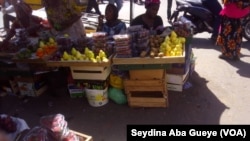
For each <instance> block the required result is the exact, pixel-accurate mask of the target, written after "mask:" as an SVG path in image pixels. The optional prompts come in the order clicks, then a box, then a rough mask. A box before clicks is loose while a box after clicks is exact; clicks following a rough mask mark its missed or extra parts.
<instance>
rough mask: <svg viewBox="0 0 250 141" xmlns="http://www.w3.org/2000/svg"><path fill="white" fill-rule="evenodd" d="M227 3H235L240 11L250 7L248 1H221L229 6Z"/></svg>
mask: <svg viewBox="0 0 250 141" xmlns="http://www.w3.org/2000/svg"><path fill="white" fill-rule="evenodd" d="M229 3H237V6H238V7H239V8H242V9H244V8H246V7H248V6H250V1H249V0H223V4H229Z"/></svg>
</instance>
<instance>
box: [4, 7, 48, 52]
mask: <svg viewBox="0 0 250 141" xmlns="http://www.w3.org/2000/svg"><path fill="white" fill-rule="evenodd" d="M14 8H15V12H16V20H15V21H14V22H13V24H12V26H11V29H10V30H9V32H8V33H7V35H6V38H5V39H4V40H3V43H2V45H1V47H0V48H1V49H3V48H6V47H8V44H9V40H10V39H11V38H12V37H13V36H14V35H15V34H16V31H15V30H16V29H18V28H24V29H25V30H26V31H27V34H28V36H31V37H32V36H33V37H36V36H37V32H38V31H40V30H42V29H43V28H44V26H43V23H44V20H43V19H42V18H40V17H37V16H34V15H32V9H31V7H30V6H29V5H28V4H26V3H24V2H20V3H17V4H16V5H15V6H14Z"/></svg>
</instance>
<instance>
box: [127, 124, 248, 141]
mask: <svg viewBox="0 0 250 141" xmlns="http://www.w3.org/2000/svg"><path fill="white" fill-rule="evenodd" d="M249 136H250V125H128V126H127V141H166V140H167V139H176V140H177V139H184V138H185V139H187V138H190V139H192V140H197V141H198V140H199V141H201V140H202V141H203V140H210V141H215V140H216V141H221V140H223V141H224V140H232V139H233V140H237V141H247V140H248V141H249V140H250V137H249Z"/></svg>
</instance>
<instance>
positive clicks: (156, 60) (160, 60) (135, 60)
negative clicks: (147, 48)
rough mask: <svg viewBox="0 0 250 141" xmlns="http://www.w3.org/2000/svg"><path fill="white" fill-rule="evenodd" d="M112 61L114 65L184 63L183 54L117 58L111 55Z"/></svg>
mask: <svg viewBox="0 0 250 141" xmlns="http://www.w3.org/2000/svg"><path fill="white" fill-rule="evenodd" d="M112 62H113V64H114V65H126V64H139V65H141V64H171V63H184V62H185V55H184V56H171V57H167V56H164V57H161V58H160V57H155V58H151V57H144V58H141V57H133V58H117V57H116V55H115V56H114V57H113V59H112Z"/></svg>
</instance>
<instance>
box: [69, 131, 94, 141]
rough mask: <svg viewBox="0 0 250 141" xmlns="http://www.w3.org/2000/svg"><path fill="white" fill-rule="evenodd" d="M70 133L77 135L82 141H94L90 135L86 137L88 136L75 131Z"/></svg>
mask: <svg viewBox="0 0 250 141" xmlns="http://www.w3.org/2000/svg"><path fill="white" fill-rule="evenodd" d="M70 132H72V133H74V134H75V135H77V136H78V137H79V138H80V141H93V137H92V136H90V135H86V134H83V133H80V132H77V131H74V130H70Z"/></svg>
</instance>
